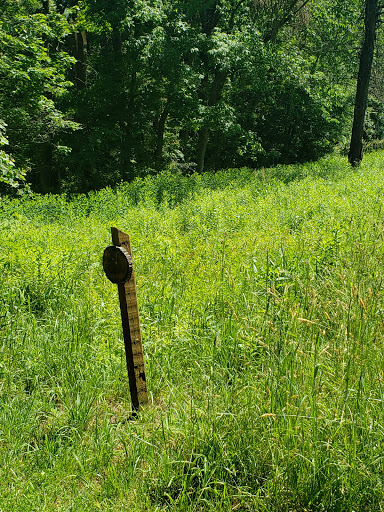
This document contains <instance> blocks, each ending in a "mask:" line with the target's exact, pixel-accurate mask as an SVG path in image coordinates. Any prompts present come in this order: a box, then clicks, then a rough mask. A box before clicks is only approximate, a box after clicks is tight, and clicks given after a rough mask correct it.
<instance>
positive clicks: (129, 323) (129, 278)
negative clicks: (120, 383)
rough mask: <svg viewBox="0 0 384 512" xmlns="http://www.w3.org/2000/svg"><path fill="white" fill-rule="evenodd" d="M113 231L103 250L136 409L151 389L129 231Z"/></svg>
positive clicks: (144, 401)
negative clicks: (114, 287) (116, 297)
mask: <svg viewBox="0 0 384 512" xmlns="http://www.w3.org/2000/svg"><path fill="white" fill-rule="evenodd" d="M111 232H112V243H113V245H112V246H110V247H107V248H106V249H105V251H104V255H103V268H104V272H105V274H106V276H107V277H108V279H109V280H110V281H112V283H114V284H117V286H118V290H119V300H120V311H121V321H122V324H123V336H124V344H125V357H126V360H127V368H128V378H129V388H130V392H131V400H132V409H133V410H134V411H137V410H138V409H139V407H140V405H142V404H144V403H146V402H148V392H147V383H146V380H145V369H144V355H143V344H142V341H141V332H140V319H139V307H138V304H137V294H136V281H135V272H134V268H133V260H132V249H131V241H130V238H129V235H127V234H126V233H123V232H122V231H120V230H119V229H117V228H111Z"/></svg>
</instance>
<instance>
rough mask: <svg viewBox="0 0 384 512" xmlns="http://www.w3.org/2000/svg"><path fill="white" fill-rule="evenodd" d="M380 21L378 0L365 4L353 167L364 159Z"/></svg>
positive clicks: (352, 153)
mask: <svg viewBox="0 0 384 512" xmlns="http://www.w3.org/2000/svg"><path fill="white" fill-rule="evenodd" d="M378 20H379V6H378V0H366V2H365V19H364V24H365V36H364V43H363V47H362V49H361V54H360V66H359V74H358V77H357V88H356V99H355V111H354V116H353V126H352V135H351V143H350V146H349V153H348V160H349V163H350V164H351V165H353V166H356V165H359V164H360V162H361V161H362V159H363V131H364V118H365V112H366V110H367V102H368V89H369V81H370V78H371V69H372V61H373V53H374V48H375V39H376V27H377V22H378Z"/></svg>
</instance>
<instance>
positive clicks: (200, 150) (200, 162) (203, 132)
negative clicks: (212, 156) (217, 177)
mask: <svg viewBox="0 0 384 512" xmlns="http://www.w3.org/2000/svg"><path fill="white" fill-rule="evenodd" d="M208 138H209V130H208V127H207V126H203V127H202V128H201V129H200V131H199V141H198V143H197V162H196V163H197V168H196V170H197V172H203V170H204V162H205V153H206V151H207V145H208Z"/></svg>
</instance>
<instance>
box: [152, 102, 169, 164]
mask: <svg viewBox="0 0 384 512" xmlns="http://www.w3.org/2000/svg"><path fill="white" fill-rule="evenodd" d="M168 113H169V109H168V105H165V107H164V109H163V111H162V112H161V114H159V115H158V116H156V118H155V121H154V123H153V127H154V130H155V134H156V142H155V149H154V157H155V161H156V163H157V165H159V166H160V167H161V165H162V159H163V146H164V132H165V123H166V122H167V117H168Z"/></svg>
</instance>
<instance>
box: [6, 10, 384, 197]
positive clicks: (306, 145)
mask: <svg viewBox="0 0 384 512" xmlns="http://www.w3.org/2000/svg"><path fill="white" fill-rule="evenodd" d="M376 4H377V2H376ZM364 12H365V2H362V1H361V0H352V1H350V2H345V1H343V0H317V1H312V0H209V1H208V0H98V1H97V2H94V1H92V0H81V1H78V0H57V1H54V0H43V1H38V0H10V1H8V2H3V3H2V4H1V7H0V52H1V60H0V119H1V121H0V145H1V148H0V191H1V192H10V191H11V190H12V189H13V190H15V189H17V188H19V187H20V184H22V183H25V182H28V183H31V185H32V188H33V189H34V190H36V191H39V192H50V191H65V192H76V191H87V190H91V189H98V188H101V187H103V186H106V185H115V184H116V183H118V182H120V181H121V180H131V179H132V178H134V177H136V176H144V175H147V174H153V173H157V172H159V171H161V170H163V169H168V170H172V171H174V172H181V173H191V172H195V171H198V172H202V171H206V170H217V169H221V168H231V167H242V166H248V167H261V166H270V165H275V164H278V163H293V162H303V161H308V160H313V159H316V158H318V157H320V156H322V155H324V154H325V153H327V152H329V151H331V150H333V149H334V148H335V147H338V148H339V149H341V150H343V151H347V147H348V144H349V138H350V133H351V127H352V120H353V110H354V100H355V90H356V81H357V73H358V68H359V59H360V49H361V47H362V42H363V40H364V32H365V31H364ZM378 15H379V13H378ZM377 17H378V16H377ZM381 40H382V34H381V28H380V27H378V35H377V48H380V46H381ZM382 65H383V62H382V57H381V52H380V51H379V50H377V51H376V54H375V55H374V59H373V70H372V76H373V79H372V81H371V86H370V91H369V97H368V100H367V104H368V110H367V116H366V120H365V127H364V132H363V137H364V138H365V140H366V142H368V143H375V144H376V141H377V140H379V139H382V138H383V131H384V125H383V112H384V110H383V99H384V98H383V93H382V78H381V75H382V74H381V70H382Z"/></svg>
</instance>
